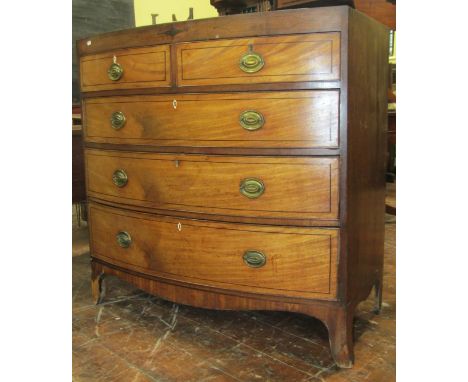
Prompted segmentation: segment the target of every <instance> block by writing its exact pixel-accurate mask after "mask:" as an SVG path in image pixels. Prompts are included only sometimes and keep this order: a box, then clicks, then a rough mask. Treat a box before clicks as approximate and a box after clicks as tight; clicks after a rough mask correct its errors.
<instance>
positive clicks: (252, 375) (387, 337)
mask: <svg viewBox="0 0 468 382" xmlns="http://www.w3.org/2000/svg"><path fill="white" fill-rule="evenodd" d="M395 229H396V219H395V217H394V216H390V215H387V223H386V231H385V232H386V238H385V276H384V291H383V301H384V302H383V309H382V312H381V314H380V315H375V314H373V313H372V312H371V310H372V302H373V301H372V297H371V298H369V300H367V301H365V302H363V303H362V304H360V305H359V307H358V309H357V312H356V318H355V324H354V325H355V348H354V349H355V359H356V360H355V365H354V367H353V368H352V369H346V370H340V369H338V368H337V367H336V366H335V364H334V362H333V360H332V358H331V356H330V350H329V345H328V333H327V330H326V328H325V327H324V326H323V324H322V323H321V322H320V321H318V320H315V319H314V318H312V317H307V316H303V315H300V314H293V313H285V312H261V311H253V312H239V311H214V310H206V309H198V308H193V307H189V306H185V305H178V304H173V303H171V302H168V301H164V300H162V299H159V298H157V297H153V296H150V295H148V294H146V293H144V292H142V291H140V290H138V289H135V288H134V287H132V286H131V285H129V284H127V283H125V282H123V281H121V280H119V279H117V278H114V277H109V278H108V279H107V295H106V298H105V299H104V302H103V303H102V304H100V305H98V306H96V305H93V303H92V300H91V289H90V266H89V253H88V252H87V251H86V250H85V249H86V234H85V233H83V232H86V226H82V227H81V228H78V227H76V226H74V231H73V236H74V243H73V252H74V257H73V381H76V382H80V381H99V382H106V381H112V382H118V381H122V382H143V381H158V382H159V381H161V382H162V381H167V382H173V381H181V382H189V381H194V382H195V381H196V382H199V381H288V382H289V381H294V382H295V381H310V382H313V381H330V382H331V381H349V382H361V381H371V382H387V381H394V380H395V373H396V372H395V307H396V305H395ZM83 248H85V249H83Z"/></svg>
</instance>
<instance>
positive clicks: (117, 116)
mask: <svg viewBox="0 0 468 382" xmlns="http://www.w3.org/2000/svg"><path fill="white" fill-rule="evenodd" d="M110 120H111V125H112V128H113V129H114V130H119V129H121V128H122V127H124V125H125V122H127V118H125V114H124V113H122V112H121V111H115V112H113V113H112V115H111V119H110Z"/></svg>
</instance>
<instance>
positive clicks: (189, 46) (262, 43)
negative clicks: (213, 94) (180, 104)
mask: <svg viewBox="0 0 468 382" xmlns="http://www.w3.org/2000/svg"><path fill="white" fill-rule="evenodd" d="M176 51H177V59H178V69H177V83H178V85H179V86H193V85H221V84H255V83H268V82H271V83H273V82H301V81H324V80H328V81H331V80H339V79H340V73H339V70H340V34H339V33H338V32H333V33H313V34H307V35H290V36H275V37H252V38H242V39H229V40H217V41H203V42H191V43H180V44H177V45H176Z"/></svg>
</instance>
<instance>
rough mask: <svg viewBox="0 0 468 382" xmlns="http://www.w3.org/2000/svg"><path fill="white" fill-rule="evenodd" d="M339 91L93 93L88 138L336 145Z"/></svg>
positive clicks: (163, 142)
mask: <svg viewBox="0 0 468 382" xmlns="http://www.w3.org/2000/svg"><path fill="white" fill-rule="evenodd" d="M338 105H339V91H333V90H330V91H296V92H267V93H265V92H262V93H258V92H257V93H228V94H191V95H182V94H181V95H173V96H167V95H164V96H133V97H111V98H94V99H89V100H86V101H85V102H84V107H85V127H86V140H87V141H88V142H101V143H102V142H104V143H121V144H147V145H158V146H191V147H194V146H195V147H251V148H269V147H285V148H313V147H337V146H338V121H339V116H338V114H339V112H338V110H339V106H338Z"/></svg>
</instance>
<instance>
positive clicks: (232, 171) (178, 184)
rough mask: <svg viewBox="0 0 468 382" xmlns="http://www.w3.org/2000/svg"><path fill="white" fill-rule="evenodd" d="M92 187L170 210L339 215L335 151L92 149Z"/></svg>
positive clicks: (110, 196) (109, 196) (96, 193)
mask: <svg viewBox="0 0 468 382" xmlns="http://www.w3.org/2000/svg"><path fill="white" fill-rule="evenodd" d="M86 166H87V187H88V194H89V196H91V197H96V198H100V199H104V200H109V201H113V202H118V203H125V204H132V205H138V206H146V207H153V208H159V209H166V210H177V211H190V212H199V213H206V214H221V215H232V216H246V217H270V218H275V217H278V218H298V219H301V218H308V219H336V218H338V158H336V157H327V158H297V157H292V158H280V157H278V158H275V157H229V156H205V155H173V154H152V153H135V152H122V151H104V150H87V151H86Z"/></svg>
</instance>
